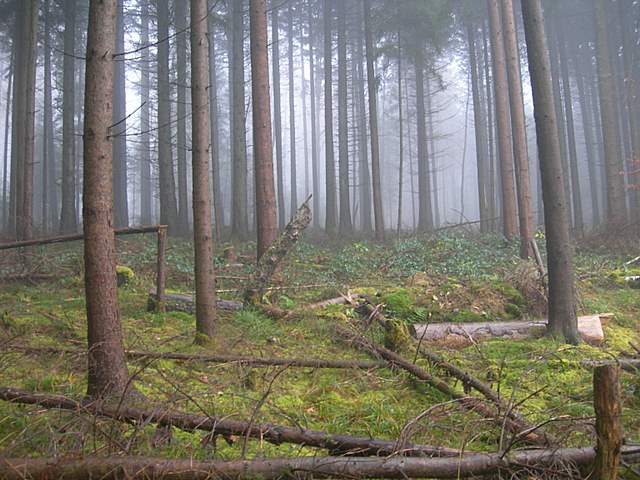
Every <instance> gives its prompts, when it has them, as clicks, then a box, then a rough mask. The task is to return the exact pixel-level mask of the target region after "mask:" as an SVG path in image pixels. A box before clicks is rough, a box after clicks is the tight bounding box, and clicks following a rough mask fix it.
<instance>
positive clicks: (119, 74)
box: [111, 0, 129, 228]
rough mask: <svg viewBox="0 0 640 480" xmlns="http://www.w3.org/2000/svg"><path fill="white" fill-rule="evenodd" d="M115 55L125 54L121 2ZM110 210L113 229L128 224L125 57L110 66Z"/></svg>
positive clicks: (120, 0)
mask: <svg viewBox="0 0 640 480" xmlns="http://www.w3.org/2000/svg"><path fill="white" fill-rule="evenodd" d="M117 7H118V12H117V17H116V50H115V52H116V53H122V52H124V49H125V47H124V0H117ZM113 69H114V70H113V79H114V80H113V122H112V125H113V128H112V129H111V132H112V135H113V142H112V145H113V147H112V148H113V208H114V222H115V227H116V228H122V227H126V226H128V225H129V202H128V200H127V137H126V134H127V88H126V81H127V80H126V76H125V57H124V56H122V55H120V56H118V57H116V58H115V61H114V63H113Z"/></svg>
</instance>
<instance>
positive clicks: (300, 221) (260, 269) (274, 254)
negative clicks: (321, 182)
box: [244, 195, 311, 305]
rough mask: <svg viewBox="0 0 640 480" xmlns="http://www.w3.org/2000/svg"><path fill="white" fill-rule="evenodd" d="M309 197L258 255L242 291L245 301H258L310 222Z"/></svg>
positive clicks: (250, 302) (249, 302) (252, 302)
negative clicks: (255, 265) (253, 270)
mask: <svg viewBox="0 0 640 480" xmlns="http://www.w3.org/2000/svg"><path fill="white" fill-rule="evenodd" d="M310 199H311V195H309V197H308V198H307V199H306V200H305V202H304V203H303V204H302V205H301V206H300V208H299V209H298V211H297V212H296V214H295V215H294V216H293V218H292V219H291V221H290V222H289V224H288V225H287V226H286V227H285V229H284V231H283V232H282V233H281V234H280V236H279V237H278V238H277V239H276V240H275V241H274V242H273V243H272V244H271V246H270V247H269V248H268V249H267V251H266V252H264V254H263V255H262V256H261V257H260V260H259V261H258V265H257V267H256V272H255V273H254V274H253V276H252V278H251V280H250V282H249V286H248V287H247V289H246V290H245V293H244V300H245V303H247V304H253V305H255V304H258V303H260V301H261V300H262V296H263V295H264V292H265V290H266V288H267V285H268V283H269V281H270V280H271V277H273V274H274V273H275V272H276V270H277V268H278V266H279V265H280V263H281V262H282V260H283V259H284V257H285V256H286V255H287V253H289V251H290V250H291V249H292V248H293V246H294V245H295V244H296V243H297V242H298V240H299V239H300V236H301V235H302V232H303V231H304V229H305V228H307V226H308V225H309V222H311V209H310V208H309V200H310Z"/></svg>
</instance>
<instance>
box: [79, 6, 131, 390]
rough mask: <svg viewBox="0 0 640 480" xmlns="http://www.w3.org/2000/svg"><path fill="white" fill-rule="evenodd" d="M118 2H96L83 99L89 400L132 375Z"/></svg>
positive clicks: (120, 387) (117, 387) (91, 13)
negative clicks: (120, 259) (119, 273)
mask: <svg viewBox="0 0 640 480" xmlns="http://www.w3.org/2000/svg"><path fill="white" fill-rule="evenodd" d="M116 3H117V2H116V0H103V1H97V0H91V3H90V6H89V27H88V34H87V54H86V65H87V66H86V78H85V100H84V118H85V121H84V191H83V199H82V204H83V214H82V217H83V228H84V266H85V280H84V285H85V296H86V301H87V324H88V325H87V327H88V329H87V340H88V349H89V356H88V382H87V394H88V395H89V396H90V397H107V396H112V395H117V394H121V393H123V392H124V390H125V387H126V385H127V379H128V373H127V366H126V363H125V358H124V348H123V344H122V327H121V325H120V317H119V313H118V292H117V285H116V255H115V236H114V232H113V208H112V204H113V191H112V188H113V186H112V175H113V173H112V172H113V170H112V168H113V167H112V164H113V158H112V154H113V151H112V145H111V142H112V135H111V131H110V130H111V129H110V126H111V119H112V118H113V111H112V109H113V104H112V101H113V73H114V65H113V53H114V52H115V46H116V13H117V5H116Z"/></svg>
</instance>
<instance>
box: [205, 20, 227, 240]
mask: <svg viewBox="0 0 640 480" xmlns="http://www.w3.org/2000/svg"><path fill="white" fill-rule="evenodd" d="M207 22H208V24H209V25H208V27H209V33H208V35H209V83H210V85H211V86H210V88H209V116H210V128H211V180H212V183H213V186H212V188H213V231H214V236H215V238H214V240H215V241H216V242H220V241H221V240H222V226H223V223H224V205H223V198H222V182H221V180H220V140H219V139H220V133H219V125H218V118H219V112H218V68H217V65H216V36H215V16H214V15H211V14H209V15H207Z"/></svg>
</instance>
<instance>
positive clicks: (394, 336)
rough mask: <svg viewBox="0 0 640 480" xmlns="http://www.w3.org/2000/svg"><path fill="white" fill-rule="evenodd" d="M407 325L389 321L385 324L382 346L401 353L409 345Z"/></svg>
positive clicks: (409, 336)
mask: <svg viewBox="0 0 640 480" xmlns="http://www.w3.org/2000/svg"><path fill="white" fill-rule="evenodd" d="M411 341H412V338H411V335H410V334H409V329H408V328H407V324H406V323H405V322H403V321H401V320H389V321H387V323H386V324H385V334H384V345H385V347H387V348H388V349H389V350H393V351H402V350H404V349H405V348H406V347H407V346H409V345H410V344H411Z"/></svg>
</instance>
